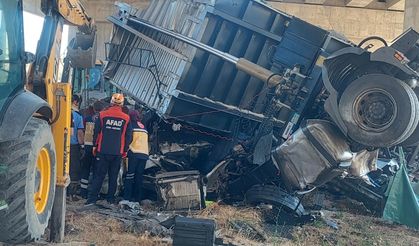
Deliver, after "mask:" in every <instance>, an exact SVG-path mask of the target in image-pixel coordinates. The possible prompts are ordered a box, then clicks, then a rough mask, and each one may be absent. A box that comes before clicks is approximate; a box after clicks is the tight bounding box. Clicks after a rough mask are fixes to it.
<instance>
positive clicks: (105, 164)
mask: <svg viewBox="0 0 419 246" xmlns="http://www.w3.org/2000/svg"><path fill="white" fill-rule="evenodd" d="M120 167H121V156H120V155H102V154H100V153H98V154H97V155H96V160H95V163H94V171H93V181H92V184H91V186H90V187H89V194H88V197H87V203H95V202H96V201H97V200H98V197H99V192H100V189H101V188H102V184H103V180H104V179H105V176H106V173H107V174H108V177H109V187H108V194H107V196H106V200H107V201H108V202H110V203H113V202H114V201H115V192H116V188H117V185H118V173H119V169H120Z"/></svg>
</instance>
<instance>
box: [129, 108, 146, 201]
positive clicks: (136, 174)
mask: <svg viewBox="0 0 419 246" xmlns="http://www.w3.org/2000/svg"><path fill="white" fill-rule="evenodd" d="M129 116H130V120H131V126H132V130H133V133H132V134H133V136H132V141H131V143H130V145H129V149H128V171H127V174H126V177H125V182H124V200H127V201H130V202H141V198H142V197H141V196H142V192H141V191H142V181H143V173H144V168H145V165H146V162H147V160H148V132H147V130H146V129H145V127H144V125H143V124H142V122H141V117H140V114H139V112H138V111H137V110H131V111H130V112H129Z"/></svg>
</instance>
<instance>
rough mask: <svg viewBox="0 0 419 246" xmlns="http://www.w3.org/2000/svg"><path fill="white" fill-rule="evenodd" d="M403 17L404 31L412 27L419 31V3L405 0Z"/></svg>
mask: <svg viewBox="0 0 419 246" xmlns="http://www.w3.org/2000/svg"><path fill="white" fill-rule="evenodd" d="M405 9H406V10H405V16H404V27H405V29H407V28H409V27H413V28H415V29H416V31H419V1H418V0H406V6H405Z"/></svg>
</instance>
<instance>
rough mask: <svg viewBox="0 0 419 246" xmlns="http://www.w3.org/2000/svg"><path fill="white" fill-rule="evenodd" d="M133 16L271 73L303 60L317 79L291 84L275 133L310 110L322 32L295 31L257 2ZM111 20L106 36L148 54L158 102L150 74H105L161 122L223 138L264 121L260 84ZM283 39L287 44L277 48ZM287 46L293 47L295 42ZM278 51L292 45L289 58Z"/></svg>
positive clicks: (176, 7)
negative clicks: (152, 57)
mask: <svg viewBox="0 0 419 246" xmlns="http://www.w3.org/2000/svg"><path fill="white" fill-rule="evenodd" d="M133 18H137V19H142V20H144V21H146V22H149V23H152V24H154V25H157V26H160V27H164V28H166V29H170V30H173V31H175V32H177V33H181V34H183V35H186V36H189V37H192V38H193V39H196V40H198V41H200V42H202V43H205V44H207V45H209V46H211V47H214V48H216V49H218V50H220V51H223V52H226V53H229V54H231V55H233V56H236V57H241V58H245V59H247V60H249V61H252V62H254V63H257V64H258V65H260V66H262V67H265V68H267V69H270V70H272V71H274V72H277V73H282V72H284V70H286V69H292V68H293V67H294V66H295V65H296V64H300V63H301V61H304V62H305V64H302V65H303V66H304V68H305V69H304V70H302V71H303V73H304V75H307V77H308V78H311V77H313V78H314V77H315V78H316V79H315V80H310V79H306V80H305V81H302V82H301V83H300V82H298V83H300V84H297V86H299V87H300V88H302V90H300V91H299V92H296V94H295V95H294V96H291V97H290V98H289V99H288V98H287V100H284V102H285V104H287V105H288V107H283V109H281V111H280V113H279V114H278V115H277V116H276V119H277V120H276V121H275V123H276V125H275V126H276V127H277V128H282V127H284V126H285V125H286V123H287V121H290V120H292V121H293V124H297V121H298V120H299V114H301V112H302V111H304V110H306V109H307V108H308V107H309V106H310V105H309V102H310V100H311V101H312V99H310V100H309V99H308V98H309V97H313V96H315V95H314V93H313V94H312V93H311V92H312V91H313V90H318V89H319V88H318V87H319V86H321V80H320V79H319V78H320V77H319V74H318V73H316V74H313V73H314V72H313V71H314V69H313V67H314V64H315V61H316V60H317V57H318V55H319V53H320V50H321V48H322V46H323V43H324V40H325V35H327V32H326V31H324V30H321V29H318V28H317V27H314V26H312V25H310V24H308V23H306V22H303V21H301V26H298V27H297V28H294V29H297V30H294V29H293V27H294V26H295V24H294V25H293V23H297V22H298V23H300V21H299V20H298V19H296V18H293V17H291V16H289V15H287V14H285V13H282V12H280V11H277V10H274V9H272V8H271V7H269V6H268V5H266V4H264V3H262V2H261V1H257V0H235V1H231V0H216V1H215V0H212V1H205V0H154V1H152V2H151V3H150V6H149V8H147V9H146V10H144V11H141V12H138V13H136V17H133ZM110 20H112V21H113V22H114V24H116V25H115V26H117V30H118V31H117V32H116V33H114V35H113V40H112V42H113V43H116V44H121V45H122V44H124V45H127V44H129V46H132V47H135V48H142V49H149V50H152V51H153V52H154V53H155V56H156V63H157V68H158V70H159V71H160V72H161V78H162V79H161V80H162V85H161V88H160V95H161V97H160V98H159V93H158V87H157V86H156V82H155V81H153V76H152V75H150V74H149V72H148V71H146V70H144V69H140V68H136V67H132V66H128V65H119V66H116V65H115V64H112V62H110V65H108V67H107V70H108V72H109V74H110V76H109V77H110V78H111V79H112V81H113V83H115V84H116V85H118V86H119V87H121V88H123V89H124V90H125V91H129V92H130V93H131V94H133V95H134V97H135V98H137V99H138V100H140V101H142V102H143V103H145V104H147V105H148V106H149V107H151V108H153V109H156V110H157V111H158V113H159V114H161V115H162V116H163V117H165V118H172V119H176V120H183V121H186V122H187V123H189V124H192V125H199V126H202V127H205V128H208V129H213V130H216V131H220V132H224V133H229V132H233V130H234V129H235V128H236V127H237V125H238V124H240V125H244V123H243V122H242V121H243V119H245V120H244V121H245V123H246V124H247V125H248V126H247V127H246V128H247V129H248V131H249V132H251V131H252V129H255V126H257V125H258V124H259V122H260V121H261V120H262V119H263V118H264V113H265V110H266V108H267V105H268V104H269V100H270V99H269V98H270V96H269V92H270V90H269V88H267V85H266V82H265V81H260V80H258V79H256V78H253V77H250V76H249V75H247V74H245V73H243V72H241V71H238V70H237V69H236V68H235V66H234V65H233V64H230V63H228V62H226V61H224V60H222V59H220V58H218V57H216V56H214V55H210V54H209V53H207V52H204V51H202V50H196V49H194V48H191V47H190V46H188V45H185V44H184V43H181V42H179V41H177V40H174V39H173V38H170V37H167V36H166V35H162V34H161V33H159V32H157V31H153V30H151V29H147V28H146V27H144V26H141V25H139V24H138V23H137V22H135V21H130V20H129V18H128V19H127V20H126V21H127V23H122V22H120V21H118V20H117V19H116V18H113V19H112V18H111V19H110ZM319 30H320V31H319ZM298 31H302V32H303V33H299V32H298ZM119 32H121V33H119ZM284 36H285V37H292V38H284ZM306 37H308V39H307V38H306ZM306 39H307V40H306ZM284 40H285V41H287V40H288V43H287V42H284V44H283V45H282V46H281V43H282V42H283V41H284ZM294 41H295V42H297V43H298V44H296V45H294V44H293V43H292V42H294ZM303 41H304V42H303ZM306 43H309V44H310V45H311V46H310V48H311V50H309V51H308V50H307V49H306V48H305V44H306ZM278 47H285V48H283V49H282V50H287V49H288V48H289V47H290V48H293V47H299V48H298V49H294V48H293V50H292V51H293V52H292V56H290V55H286V54H285V53H284V52H281V49H278ZM127 52H128V49H127ZM127 52H122V53H121V54H120V56H121V59H124V58H126V57H127V56H129V55H127ZM308 52H309V53H308ZM273 57H275V59H272V58H273ZM300 65H301V64H300ZM316 69H317V70H316V71H318V70H319V69H318V67H316ZM112 73H114V75H112ZM312 75H313V76H312ZM314 75H315V76H314ZM303 87H305V88H303ZM303 89H304V90H303ZM290 108H291V110H290ZM297 111H298V112H297ZM237 122H239V123H237ZM242 123H243V124H242ZM250 134H253V133H250Z"/></svg>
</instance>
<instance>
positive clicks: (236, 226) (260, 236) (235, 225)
mask: <svg viewBox="0 0 419 246" xmlns="http://www.w3.org/2000/svg"><path fill="white" fill-rule="evenodd" d="M228 223H229V225H230V227H231V229H232V230H233V231H235V232H236V233H238V234H240V235H242V236H244V237H246V238H247V239H250V240H253V241H258V242H265V241H266V235H265V234H264V233H263V232H262V231H260V230H258V229H256V228H255V227H254V226H252V225H251V224H250V223H248V222H246V221H243V220H228Z"/></svg>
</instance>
